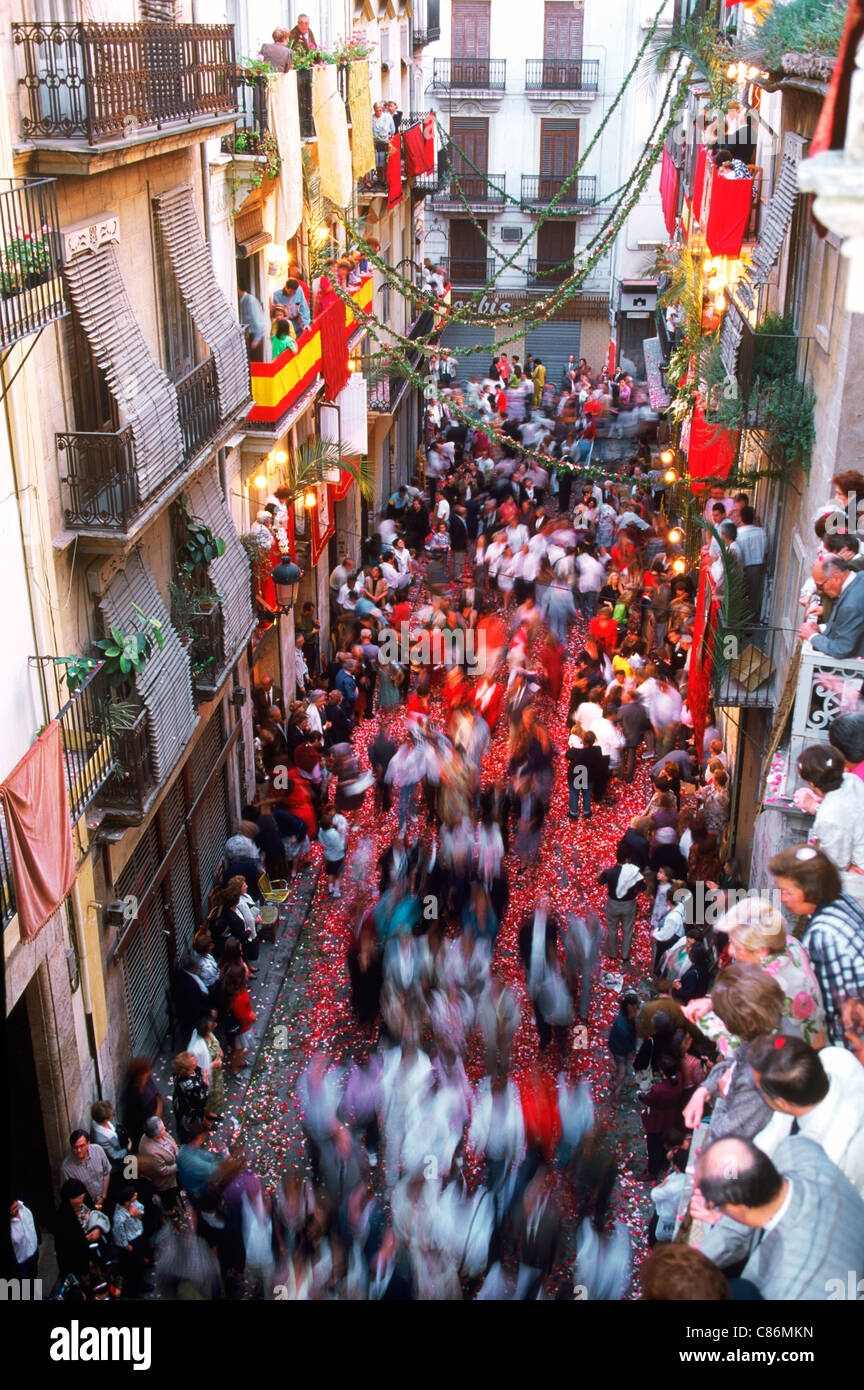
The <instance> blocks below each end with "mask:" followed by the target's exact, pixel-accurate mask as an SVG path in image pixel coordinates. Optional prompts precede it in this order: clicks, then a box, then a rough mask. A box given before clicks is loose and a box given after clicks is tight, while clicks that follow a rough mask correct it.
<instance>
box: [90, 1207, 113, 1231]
mask: <svg viewBox="0 0 864 1390" xmlns="http://www.w3.org/2000/svg"><path fill="white" fill-rule="evenodd" d="M87 1230H88V1231H102V1233H103V1234H104V1235H106V1236H108V1235H110V1234H111V1220H110V1218H109V1217H107V1216H106V1215H105V1213H104V1211H99V1210H98V1209H96V1208H93V1210H91V1212H90V1215H89V1216H88V1217H87Z"/></svg>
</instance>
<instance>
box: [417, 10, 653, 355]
mask: <svg viewBox="0 0 864 1390" xmlns="http://www.w3.org/2000/svg"><path fill="white" fill-rule="evenodd" d="M669 10H670V18H671V13H672V7H671V5H670V7H669ZM656 12H657V6H656V5H655V4H652V3H647V0H646V3H642V0H625V3H622V4H621V5H618V6H614V7H613V6H604V5H600V4H597V3H595V2H594V0H584V2H583V0H578V3H565V2H564V0H528V3H526V4H525V5H522V6H520V8H519V11H518V14H517V13H516V12H514V10H513V8H512V6H509V5H506V4H505V3H503V0H454V3H453V4H452V5H451V6H449V7H447V8H446V9H445V10H444V11H442V28H441V39H440V41H439V42H438V43H437V44H434V45H430V46H429V49H428V50H427V53H426V56H425V63H424V83H425V89H426V92H427V94H428V97H429V99H430V101H431V104H432V107H433V109H434V110H435V113H436V116H437V118H438V120H439V121H440V123H441V126H442V127H443V128H444V130H445V131H446V132H447V136H448V137H449V140H445V146H444V147H445V152H446V155H447V157H448V160H449V167H448V168H447V169H446V170H445V172H444V174H443V176H441V177H440V178H439V186H438V189H437V191H436V192H435V194H434V195H433V196H432V198H431V199H430V200H429V204H428V207H427V237H426V250H427V255H429V256H430V257H431V258H432V259H434V260H435V261H441V262H443V263H444V264H445V266H446V267H447V268H448V270H449V275H450V280H451V282H452V285H453V302H454V303H456V304H458V303H460V302H466V301H471V302H472V303H473V304H474V305H475V306H477V307H479V308H481V309H483V310H484V311H485V312H492V313H495V312H498V313H501V314H506V313H511V314H513V313H517V312H519V310H520V309H522V308H523V307H524V310H525V315H526V319H527V320H528V321H529V322H530V319H531V313H532V305H535V304H536V303H537V301H538V300H540V299H542V298H543V297H544V295H548V294H549V293H550V291H551V290H553V289H554V288H555V287H556V286H557V285H560V284H561V282H562V281H563V280H564V279H566V278H567V277H568V276H569V275H571V274H572V273H573V269H574V264H577V263H578V260H579V255H580V252H581V251H582V250H583V248H585V247H586V246H587V245H588V244H589V242H590V241H591V239H592V237H593V236H595V234H596V233H597V231H598V229H599V227H600V226H601V224H602V221H603V217H604V214H608V211H609V208H610V201H609V200H610V199H611V197H612V195H613V194H614V193H615V192H616V190H618V189H619V188H620V187H621V186H622V184H624V183H626V181H627V180H628V178H629V177H630V175H631V173H632V170H633V168H634V166H635V164H636V162H637V160H638V156H639V151H640V148H641V142H642V141H644V139H645V136H646V134H647V132H648V131H649V130H650V128H651V125H652V122H653V119H654V115H655V113H656V104H657V100H658V97H659V91H660V89H659V85H658V84H657V83H656V82H652V81H651V80H650V79H649V77H648V75H647V73H643V74H642V75H641V77H640V78H639V79H638V80H637V81H635V82H632V83H631V84H630V85H629V86H628V88H627V90H626V92H625V94H624V97H623V99H622V101H621V102H620V103H619V104H618V106H617V107H616V109H615V111H614V112H613V113H612V115H611V117H610V119H609V120H608V122H607V123H606V125H605V128H604V129H603V130H602V132H601V125H602V123H603V122H604V118H605V117H606V116H607V112H608V111H609V108H610V106H611V104H612V102H613V100H614V98H615V96H616V94H617V93H618V90H619V88H620V87H621V86H622V84H623V82H624V79H625V76H626V74H627V72H628V70H629V68H630V66H631V64H632V62H633V58H634V56H635V54H636V52H637V50H638V49H639V46H640V44H641V43H642V41H643V40H644V38H645V34H646V32H647V29H648V26H649V24H650V22H651V20H652V19H653V17H654V15H655V14H656ZM598 133H599V139H597V140H596V142H595V143H593V145H592V141H595V136H597V135H598ZM589 147H590V153H589V154H588V157H587V159H586V160H585V162H584V165H583V167H582V168H581V170H580V173H579V175H578V177H577V178H575V179H574V180H572V182H570V183H569V184H568V183H567V180H568V177H569V176H570V175H571V174H572V172H573V170H574V168H575V167H576V165H577V163H578V162H579V159H580V156H581V155H583V154H584V153H585V151H586V150H589ZM556 198H558V199H559V203H558V205H557V207H556V211H555V214H554V215H553V216H551V217H549V218H547V219H546V220H545V221H542V222H541V221H540V218H541V216H542V214H544V213H545V212H546V210H547V209H548V207H549V204H550V203H551V202H552V201H553V199H556ZM662 234H663V233H662V222H661V220H660V204H659V197H658V187H657V184H656V181H652V183H651V184H650V185H649V188H648V189H647V190H646V193H645V195H644V196H643V197H642V198H641V199H640V201H639V204H638V206H637V208H635V209H634V211H633V212H632V213H631V215H630V217H629V218H628V220H627V223H626V225H625V227H624V228H623V229H622V232H621V234H620V235H619V237H618V238H617V239H616V242H615V244H614V246H613V247H612V248H610V250H609V252H608V254H605V255H604V256H603V258H602V259H601V260H600V261H599V262H598V263H597V264H596V265H595V267H594V269H593V271H592V273H591V274H590V276H589V277H588V278H587V279H586V280H585V283H584V285H583V286H582V287H581V288H580V292H579V293H578V294H577V295H576V296H575V297H574V298H573V299H571V300H570V301H568V303H567V304H565V305H564V306H562V307H561V309H560V310H559V311H558V312H557V313H555V314H554V315H552V316H551V318H550V320H549V321H548V322H544V323H542V324H540V325H539V326H537V327H533V328H532V329H531V330H530V331H529V332H528V333H527V335H526V334H525V333H523V334H522V336H519V337H517V338H516V341H514V342H513V344H512V347H511V349H510V351H511V352H513V353H516V354H517V355H518V356H523V355H525V354H527V353H529V352H530V353H533V354H534V356H535V357H538V356H539V357H541V358H542V359H543V361H544V362H545V363H546V364H547V369H548V370H549V371H550V372H551V373H552V374H553V375H554V376H555V378H556V379H558V378H559V377H560V375H561V373H562V369H563V367H564V364H565V362H566V360H567V357H568V356H569V354H570V353H571V352H572V353H575V355H576V356H577V358H578V357H579V356H584V357H585V358H586V359H587V360H588V362H589V363H590V364H591V365H592V366H593V367H594V368H595V370H598V369H599V367H600V366H601V365H602V363H603V362H604V361H605V360H606V356H607V353H608V347H609V342H610V338H612V339H615V340H616V341H617V344H618V346H619V348H620V349H621V350H622V351H623V352H624V354H625V355H626V356H627V357H629V358H631V359H633V360H634V365H635V366H636V368H637V370H638V371H639V372H640V373H641V371H642V369H643V366H644V363H643V361H642V351H641V344H642V338H643V336H649V332H650V315H651V312H652V310H653V308H654V303H655V297H654V290H653V285H652V284H651V283H646V272H645V265H646V262H647V261H650V249H651V246H652V245H654V244H656V243H657V241H658V240H660V239H661V238H662ZM511 261H512V263H509V262H511ZM493 282H494V283H493ZM486 285H490V287H491V288H490V291H489V293H488V294H487V295H486V296H485V297H484V298H482V300H481V293H482V290H483V287H484V286H486ZM634 289H635V290H637V291H638V292H639V293H638V299H639V302H638V303H635V302H634V301H633V298H632V296H630V291H631V290H634ZM513 333H514V329H513V328H506V329H505V328H504V327H503V326H502V327H500V328H498V329H497V330H496V329H495V328H494V327H493V326H492V325H489V326H487V327H474V326H469V325H465V326H458V327H457V326H456V325H453V326H452V327H451V328H450V329H448V330H447V331H446V332H445V335H444V338H443V342H444V343H445V344H446V343H447V342H448V341H450V342H452V343H454V344H455V345H457V346H463V347H464V346H473V345H475V344H477V343H480V342H488V344H489V345H490V346H491V344H492V343H493V339H494V338H496V337H497V338H498V339H503V338H505V337H508V336H510V335H511V334H513ZM476 363H477V366H478V368H481V367H482V369H483V370H485V367H486V365H487V361H486V355H485V354H480V356H479V357H478V358H477V359H476ZM466 370H467V371H468V372H469V373H470V370H471V369H470V367H469V366H468V365H467V364H466Z"/></svg>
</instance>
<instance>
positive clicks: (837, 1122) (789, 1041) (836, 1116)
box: [747, 1037, 864, 1197]
mask: <svg viewBox="0 0 864 1390" xmlns="http://www.w3.org/2000/svg"><path fill="white" fill-rule="evenodd" d="M777 1044H778V1040H777V1039H775V1038H760V1039H758V1040H757V1042H756V1043H754V1045H753V1048H752V1049H751V1052H750V1054H748V1057H747V1061H748V1063H749V1065H750V1070H751V1071H752V1073H753V1080H754V1081H755V1083H756V1088H757V1090H758V1091H759V1092H760V1094H761V1095H762V1097H763V1099H764V1100H765V1101H766V1102H767V1104H768V1105H770V1107H771V1109H772V1110H773V1111H774V1112H775V1114H774V1117H773V1119H772V1120H771V1122H770V1124H769V1125H767V1126H766V1127H765V1129H764V1130H763V1131H762V1132H761V1133H760V1135H759V1140H758V1142H759V1148H760V1149H762V1150H763V1152H765V1153H768V1154H771V1153H772V1152H773V1150H774V1148H775V1147H776V1145H777V1144H779V1143H780V1141H781V1140H782V1139H785V1138H786V1137H787V1135H789V1134H790V1133H792V1132H793V1130H794V1131H796V1132H797V1133H799V1134H803V1135H804V1138H805V1139H812V1140H813V1142H814V1143H816V1144H818V1145H819V1147H820V1149H823V1150H824V1152H825V1153H826V1154H827V1155H828V1157H829V1158H830V1159H831V1161H832V1163H836V1164H837V1167H838V1168H839V1169H840V1172H841V1173H845V1175H846V1177H847V1178H848V1179H849V1181H850V1182H851V1183H852V1184H853V1186H855V1187H856V1188H857V1189H858V1192H859V1193H860V1194H861V1196H862V1197H864V1067H862V1065H861V1063H860V1062H859V1061H858V1059H857V1057H855V1056H854V1054H853V1053H851V1052H849V1051H847V1049H846V1048H845V1047H823V1048H822V1050H821V1052H817V1051H816V1050H815V1049H814V1048H812V1047H810V1046H808V1044H807V1043H805V1042H804V1041H803V1040H802V1039H801V1038H792V1037H788V1038H784V1039H783V1040H782V1045H780V1046H778V1045H777ZM781 1054H782V1055H781ZM763 1140H764V1142H763Z"/></svg>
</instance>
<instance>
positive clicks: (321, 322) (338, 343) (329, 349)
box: [318, 298, 350, 401]
mask: <svg viewBox="0 0 864 1390" xmlns="http://www.w3.org/2000/svg"><path fill="white" fill-rule="evenodd" d="M318 327H319V329H320V331H321V374H322V376H323V377H324V389H325V391H326V392H327V399H328V400H331V401H332V400H335V399H336V397H337V396H338V394H339V392H340V391H341V390H342V387H343V386H344V385H345V384H346V382H347V381H348V377H349V376H350V372H349V370H348V344H347V342H346V340H345V306H344V305H343V303H342V300H341V299H336V298H334V299H333V302H332V303H331V304H329V305H328V306H327V308H326V309H325V310H324V311H323V313H321V314H320V315H319V316H318Z"/></svg>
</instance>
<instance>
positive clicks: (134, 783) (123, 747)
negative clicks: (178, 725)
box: [99, 709, 156, 817]
mask: <svg viewBox="0 0 864 1390" xmlns="http://www.w3.org/2000/svg"><path fill="white" fill-rule="evenodd" d="M114 750H115V757H116V761H115V765H114V769H113V771H112V773H111V776H110V777H109V778H108V780H107V781H106V782H105V784H104V786H103V787H102V789H101V791H100V793H99V804H100V806H104V807H105V809H106V810H111V811H121V812H125V813H126V814H127V815H132V816H134V817H140V816H141V815H142V814H143V813H144V809H145V807H146V805H147V802H148V800H149V799H150V797H151V796H152V794H153V789H154V788H155V786H156V774H155V773H154V771H153V760H152V757H151V753H150V734H149V730H148V727H147V711H146V710H145V709H142V710H141V712H140V714H138V715H137V716H136V718H135V720H134V722H133V723H132V724H131V725H130V726H129V727H128V728H122V729H116V728H115V730H114Z"/></svg>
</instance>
